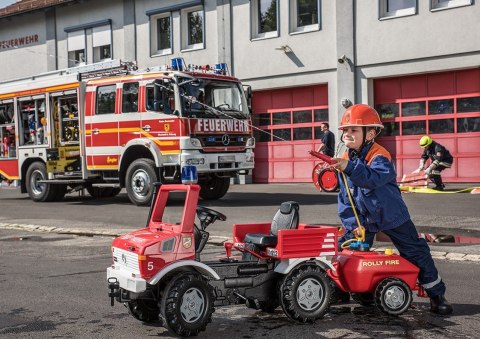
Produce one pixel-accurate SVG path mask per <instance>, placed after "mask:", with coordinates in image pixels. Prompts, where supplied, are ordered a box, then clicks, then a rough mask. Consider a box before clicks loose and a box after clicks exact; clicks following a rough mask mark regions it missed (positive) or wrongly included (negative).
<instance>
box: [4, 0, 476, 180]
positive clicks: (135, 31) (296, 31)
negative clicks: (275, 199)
mask: <svg viewBox="0 0 480 339" xmlns="http://www.w3.org/2000/svg"><path fill="white" fill-rule="evenodd" d="M26 2H28V3H29V4H30V5H31V6H30V7H26V6H24V7H21V6H20V5H21V4H22V3H26ZM15 6H17V7H15ZM479 18H480V5H479V4H478V3H477V2H475V1H473V0H444V1H442V0H428V1H419V0H401V1H399V0H371V1H358V0H336V1H331V0H324V1H321V0H190V1H188V0H187V1H169V0H165V1H154V0H136V1H135V0H122V1H120V0H118V1H107V0H95V1H93V0H82V1H79V0H65V1H60V0H57V1H50V2H49V1H35V0H23V1H20V2H17V3H16V4H14V5H12V6H10V7H7V9H5V10H3V12H2V10H0V65H2V68H3V70H2V72H1V73H0V81H6V80H9V79H13V78H20V77H25V76H33V75H35V74H39V73H43V72H49V71H54V70H58V69H64V68H68V67H72V66H76V65H80V64H91V63H95V62H100V61H103V60H109V59H121V60H136V61H137V64H138V66H139V68H146V67H152V66H158V65H163V64H168V63H169V62H170V59H171V58H172V57H177V56H180V57H183V58H184V59H185V61H186V63H192V64H210V65H211V64H215V63H217V62H226V63H228V65H229V68H230V73H231V74H232V75H234V76H236V77H238V78H240V79H241V80H242V81H243V82H244V83H245V84H249V85H251V86H252V89H253V91H254V96H253V100H254V104H253V118H254V119H253V121H254V125H255V126H256V127H257V128H258V129H259V131H258V132H257V134H256V139H257V147H256V151H255V154H256V168H255V171H254V175H253V180H254V181H255V182H308V181H311V180H312V178H311V176H312V169H313V167H314V164H315V160H314V159H311V158H310V157H309V155H308V154H307V150H309V149H314V148H317V147H318V145H319V143H320V140H319V139H320V135H321V132H320V123H321V122H323V121H328V122H329V123H330V129H331V130H332V131H333V132H335V133H336V135H337V142H338V138H339V137H340V134H339V133H337V128H338V124H339V121H340V119H341V116H342V114H343V112H344V110H345V108H344V105H348V104H349V103H367V104H370V105H372V106H375V107H376V108H377V110H378V111H379V112H380V114H381V116H382V120H383V121H384V124H385V125H386V129H385V133H383V135H382V137H381V138H379V139H378V141H379V142H380V143H381V144H383V145H384V146H386V147H387V148H388V149H389V150H390V152H391V153H392V155H393V157H394V159H395V162H396V166H397V172H398V175H399V176H401V174H403V173H409V172H411V171H412V170H414V169H415V168H416V167H417V166H418V159H419V156H420V152H421V149H420V148H419V147H418V140H419V139H420V137H421V136H422V135H424V134H429V135H431V136H432V137H433V138H434V139H435V140H437V141H438V142H440V143H441V144H443V145H445V146H446V147H447V148H448V149H449V150H450V151H451V153H452V154H453V155H454V158H455V161H454V166H453V167H452V169H449V170H446V171H445V172H444V180H445V181H447V182H448V181H451V182H478V181H480V172H479V171H478V169H477V168H478V165H480V20H479ZM342 104H343V105H342ZM0 106H1V93H0ZM0 124H1V121H0Z"/></svg>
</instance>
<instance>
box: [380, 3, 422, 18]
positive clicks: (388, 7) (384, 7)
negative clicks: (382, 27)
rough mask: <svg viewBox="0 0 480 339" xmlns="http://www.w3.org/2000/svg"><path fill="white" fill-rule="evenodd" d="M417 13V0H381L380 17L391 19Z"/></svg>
mask: <svg viewBox="0 0 480 339" xmlns="http://www.w3.org/2000/svg"><path fill="white" fill-rule="evenodd" d="M414 14H417V0H379V18H380V19H391V18H396V17H402V16H407V15H414Z"/></svg>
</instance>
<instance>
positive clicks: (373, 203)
mask: <svg viewBox="0 0 480 339" xmlns="http://www.w3.org/2000/svg"><path fill="white" fill-rule="evenodd" d="M382 128H383V125H382V122H381V121H380V117H379V115H378V113H377V111H376V110H375V109H373V108H372V107H370V106H368V105H363V104H357V105H353V106H351V107H349V108H348V109H347V110H346V111H345V114H344V115H343V118H342V122H341V124H340V127H339V129H341V130H342V133H343V134H342V140H343V141H344V143H345V146H346V147H347V148H348V151H347V152H345V153H344V154H343V156H342V157H341V158H334V160H335V161H336V163H335V164H333V165H332V167H335V168H337V169H338V170H340V171H343V172H344V173H345V175H346V176H347V182H348V186H349V188H350V191H351V194H352V198H353V201H354V204H355V208H356V209H357V212H358V214H359V219H360V222H361V223H362V225H363V226H364V227H365V228H366V242H367V243H368V244H369V245H370V246H372V244H373V240H374V237H375V233H377V232H380V231H382V232H384V233H385V234H387V235H388V236H389V237H390V239H391V240H392V242H393V244H394V245H395V247H396V248H397V249H398V251H399V252H400V255H401V256H402V257H404V258H405V259H407V260H408V261H410V262H411V263H413V264H415V265H416V266H418V267H419V268H420V273H419V275H418V280H419V282H420V283H421V284H422V286H423V287H424V289H425V291H426V292H427V294H428V296H429V297H430V310H431V311H432V312H434V313H438V314H441V315H447V314H450V313H452V312H453V308H452V306H451V305H450V303H448V301H447V300H446V299H445V296H444V294H445V284H444V283H443V281H442V279H441V278H440V276H439V275H438V271H437V269H436V268H435V264H434V262H433V259H432V256H431V254H430V248H429V247H428V245H427V243H426V241H425V239H421V238H419V237H418V232H417V230H416V228H415V225H414V224H413V222H412V221H411V219H410V214H409V213H408V209H407V206H406V205H405V203H404V201H403V199H402V196H401V193H400V189H399V188H398V186H397V183H396V173H395V169H394V166H393V164H392V162H391V156H390V153H388V151H387V150H386V149H385V148H383V147H382V146H380V145H379V144H377V143H375V141H374V138H375V137H376V136H377V135H378V134H379V133H380V131H381V129H382ZM339 182H340V193H339V195H338V214H339V216H340V219H341V220H342V224H343V225H344V226H345V228H346V233H345V236H343V237H342V238H341V239H340V240H339V243H341V242H344V241H345V240H347V239H350V238H352V237H353V236H354V235H355V234H357V232H358V230H357V228H358V225H357V223H356V220H355V216H354V212H353V209H352V206H351V204H350V201H349V199H348V196H347V192H346V187H345V183H344V182H343V179H342V176H341V175H339Z"/></svg>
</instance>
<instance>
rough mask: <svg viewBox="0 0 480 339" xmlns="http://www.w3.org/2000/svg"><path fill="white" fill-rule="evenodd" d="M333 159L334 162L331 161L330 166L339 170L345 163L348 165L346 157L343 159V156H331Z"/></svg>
mask: <svg viewBox="0 0 480 339" xmlns="http://www.w3.org/2000/svg"><path fill="white" fill-rule="evenodd" d="M332 160H333V161H335V162H334V163H332V164H331V165H330V167H332V168H336V169H338V170H340V171H343V170H344V169H345V168H346V167H347V165H348V160H347V159H343V158H333V159H332Z"/></svg>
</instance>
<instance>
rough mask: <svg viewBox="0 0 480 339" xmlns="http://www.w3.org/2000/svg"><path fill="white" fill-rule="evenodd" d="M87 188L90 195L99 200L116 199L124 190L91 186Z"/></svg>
mask: <svg viewBox="0 0 480 339" xmlns="http://www.w3.org/2000/svg"><path fill="white" fill-rule="evenodd" d="M86 188H87V192H88V194H90V195H91V196H92V197H94V198H97V199H99V198H109V197H114V196H116V195H117V194H118V193H120V191H121V190H122V189H121V188H117V187H95V186H90V185H89V186H87V187H86Z"/></svg>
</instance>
